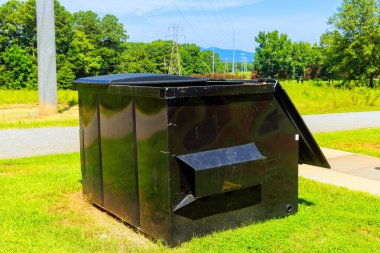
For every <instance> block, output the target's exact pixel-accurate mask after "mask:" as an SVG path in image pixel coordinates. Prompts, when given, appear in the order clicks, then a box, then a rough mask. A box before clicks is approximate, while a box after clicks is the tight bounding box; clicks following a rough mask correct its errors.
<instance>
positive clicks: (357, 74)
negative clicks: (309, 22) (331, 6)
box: [321, 0, 380, 88]
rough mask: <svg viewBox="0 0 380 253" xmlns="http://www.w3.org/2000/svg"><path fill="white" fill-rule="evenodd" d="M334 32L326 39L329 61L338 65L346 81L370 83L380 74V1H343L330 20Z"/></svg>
mask: <svg viewBox="0 0 380 253" xmlns="http://www.w3.org/2000/svg"><path fill="white" fill-rule="evenodd" d="M329 24H330V25H332V26H333V27H334V30H332V31H329V32H327V33H326V34H324V35H323V36H322V40H321V43H322V45H323V47H324V48H325V49H326V50H325V52H326V53H327V56H328V59H327V60H328V61H329V60H331V61H332V62H334V63H338V69H337V70H338V71H339V72H340V74H341V77H342V78H344V79H345V80H356V79H361V80H369V87H372V88H373V87H374V81H373V80H374V78H375V77H376V76H377V75H379V74H380V2H379V1H376V0H343V3H342V6H341V7H340V8H338V12H337V13H335V14H334V15H333V16H332V17H331V18H330V19H329Z"/></svg>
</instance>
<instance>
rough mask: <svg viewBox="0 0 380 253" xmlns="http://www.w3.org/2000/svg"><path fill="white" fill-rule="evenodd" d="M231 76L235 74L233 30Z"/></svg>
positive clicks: (233, 39)
mask: <svg viewBox="0 0 380 253" xmlns="http://www.w3.org/2000/svg"><path fill="white" fill-rule="evenodd" d="M232 74H235V29H234V32H233V38H232Z"/></svg>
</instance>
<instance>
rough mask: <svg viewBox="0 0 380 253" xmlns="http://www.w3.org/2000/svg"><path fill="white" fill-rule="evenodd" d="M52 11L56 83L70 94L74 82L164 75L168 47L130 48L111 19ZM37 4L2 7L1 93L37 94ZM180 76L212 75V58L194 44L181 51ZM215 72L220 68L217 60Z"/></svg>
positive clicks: (136, 45) (168, 44) (11, 3)
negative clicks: (134, 74)
mask: <svg viewBox="0 0 380 253" xmlns="http://www.w3.org/2000/svg"><path fill="white" fill-rule="evenodd" d="M54 7H55V10H54V12H55V33H56V53H57V83H58V87H59V88H64V89H65V88H70V87H71V82H72V81H73V80H75V79H76V78H80V77H84V76H94V75H102V74H111V73H125V72H131V73H132V72H150V73H166V72H167V69H168V66H169V63H170V55H171V50H172V41H163V40H157V41H153V42H151V43H134V42H128V41H127V40H128V38H129V36H128V34H127V31H126V29H125V27H124V26H123V24H122V23H120V22H119V20H118V19H117V17H115V16H114V15H110V14H107V15H104V16H103V17H100V16H98V15H97V14H96V13H94V12H92V11H78V12H75V13H70V12H69V11H67V10H66V9H65V8H64V6H62V5H61V4H60V3H59V2H58V1H55V2H54ZM37 53H38V52H37V27H36V0H27V1H25V2H24V1H20V0H10V1H8V2H6V3H4V4H3V5H1V6H0V88H3V89H4V88H5V89H21V88H27V89H36V88H37V83H38V82H37ZM180 55H181V62H182V68H183V69H182V73H183V74H185V75H191V74H205V73H210V72H211V71H212V52H211V51H201V50H200V47H198V46H197V45H195V44H183V45H181V47H180ZM215 62H216V68H217V69H219V70H220V69H221V68H223V64H222V63H221V61H220V59H219V56H218V55H215Z"/></svg>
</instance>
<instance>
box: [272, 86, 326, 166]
mask: <svg viewBox="0 0 380 253" xmlns="http://www.w3.org/2000/svg"><path fill="white" fill-rule="evenodd" d="M274 95H275V98H276V100H277V101H278V103H279V104H280V105H281V107H282V109H283V110H284V111H285V113H286V114H287V116H288V118H289V120H290V121H291V122H292V124H293V126H294V127H295V128H296V130H297V132H298V134H299V135H300V140H299V155H298V163H300V164H303V163H305V164H310V165H315V166H319V167H324V168H330V164H329V163H328V161H327V159H326V157H325V155H324V154H323V153H322V150H321V149H320V148H319V146H318V144H317V142H316V141H315V139H314V137H313V135H312V134H311V132H310V131H309V129H308V127H307V126H306V124H305V122H304V121H303V119H302V117H301V115H300V114H299V112H298V111H297V109H296V107H295V106H294V104H293V103H292V101H291V100H290V98H289V96H288V94H286V92H285V90H284V89H283V88H282V86H281V85H280V83H278V82H276V84H275V93H274Z"/></svg>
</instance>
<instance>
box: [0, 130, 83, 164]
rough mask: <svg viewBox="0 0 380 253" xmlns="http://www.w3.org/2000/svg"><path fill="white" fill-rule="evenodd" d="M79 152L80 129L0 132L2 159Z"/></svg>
mask: <svg viewBox="0 0 380 253" xmlns="http://www.w3.org/2000/svg"><path fill="white" fill-rule="evenodd" d="M77 151H79V128H78V127H56V128H32V129H17V130H14V129H13V130H1V131H0V159H2V158H18V157H27V156H36V155H45V154H57V153H70V152H77Z"/></svg>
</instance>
